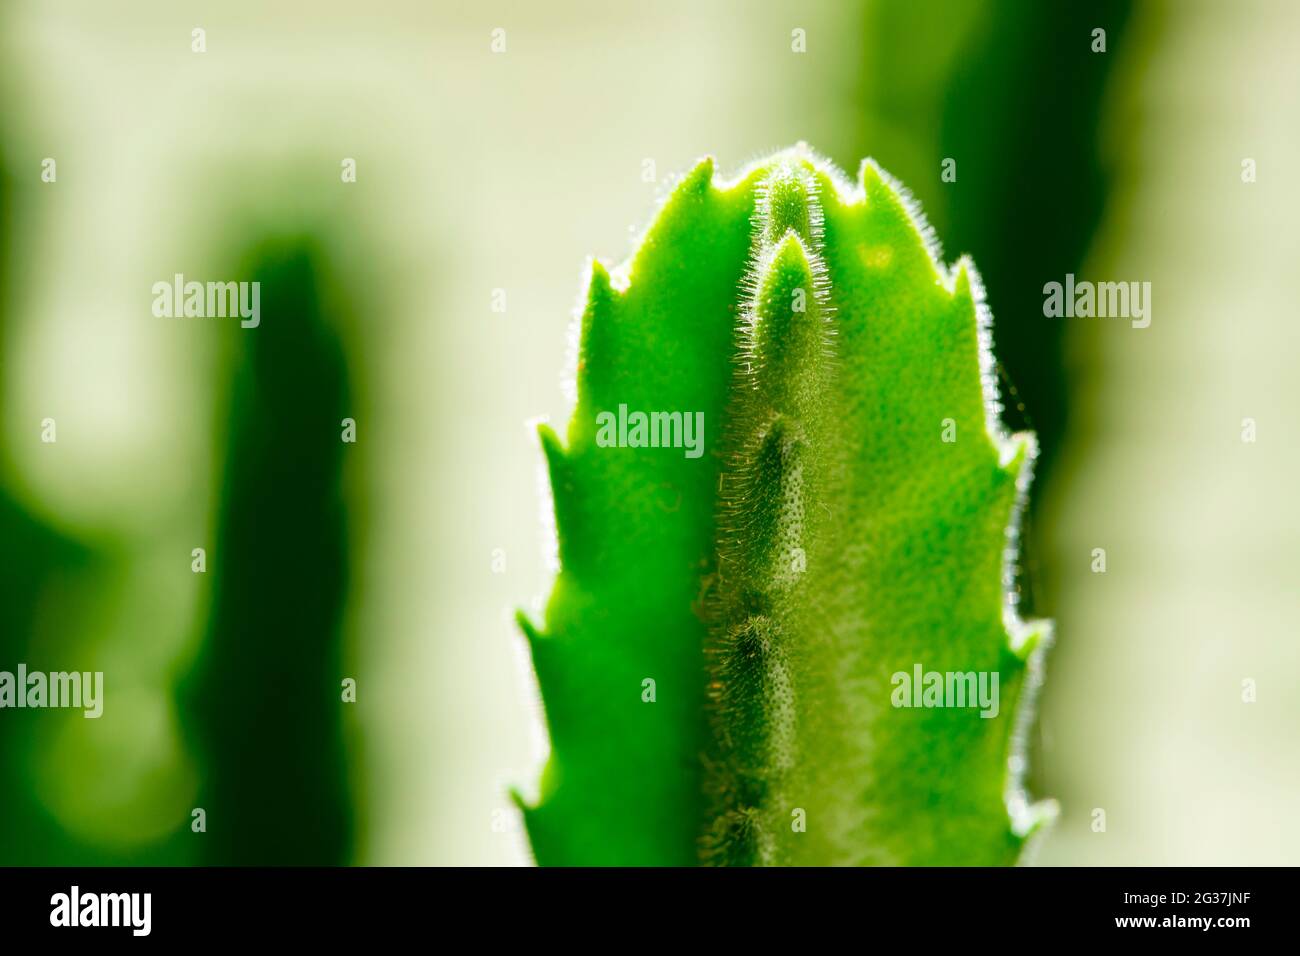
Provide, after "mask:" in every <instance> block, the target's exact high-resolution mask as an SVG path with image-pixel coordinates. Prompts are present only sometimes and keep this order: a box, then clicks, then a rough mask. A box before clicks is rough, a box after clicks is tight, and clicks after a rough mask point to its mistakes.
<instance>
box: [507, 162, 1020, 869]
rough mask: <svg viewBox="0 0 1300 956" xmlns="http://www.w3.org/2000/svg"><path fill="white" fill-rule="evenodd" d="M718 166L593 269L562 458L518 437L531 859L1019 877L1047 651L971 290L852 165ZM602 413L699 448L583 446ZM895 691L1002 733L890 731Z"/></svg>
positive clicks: (944, 719)
mask: <svg viewBox="0 0 1300 956" xmlns="http://www.w3.org/2000/svg"><path fill="white" fill-rule="evenodd" d="M712 173H713V170H712V164H711V162H709V161H705V162H704V163H701V164H700V166H698V167H697V168H696V169H695V170H694V171H693V172H692V173H691V174H690V175H689V176H688V177H687V178H686V179H685V180H684V181H683V182H682V184H681V185H680V186H679V187H678V188H677V190H676V191H675V192H674V193H673V195H672V196H671V197H670V199H669V200H668V202H667V203H666V205H665V206H664V208H663V210H662V211H661V213H660V215H659V217H658V219H657V221H656V223H655V225H654V226H653V227H652V228H651V230H650V231H649V233H648V234H647V236H646V238H645V240H644V241H643V243H642V246H641V248H640V250H639V251H638V252H637V254H636V256H635V257H634V258H633V260H632V262H631V264H630V269H629V271H628V273H627V275H625V276H624V281H623V282H620V283H617V284H614V283H611V280H610V279H609V276H608V275H607V273H606V272H605V270H604V269H603V268H602V267H600V266H599V265H598V264H596V265H593V269H592V277H591V287H590V291H589V295H588V299H587V304H586V308H585V312H584V314H583V317H582V329H581V336H582V337H581V347H580V353H579V364H578V405H577V409H576V411H575V413H574V418H573V421H572V422H571V424H570V427H569V433H568V436H567V444H566V446H565V447H561V444H560V442H559V441H558V439H557V438H556V437H555V436H554V435H552V434H550V433H549V432H546V431H544V432H543V444H544V447H545V450H546V454H547V458H548V461H549V465H550V473H551V481H552V487H553V491H554V497H555V511H556V518H557V531H558V536H559V546H560V560H561V566H562V570H561V573H560V575H559V578H558V580H557V582H556V586H555V591H554V593H553V595H552V598H551V601H550V604H549V606H548V608H547V612H546V622H545V633H539V632H538V631H537V630H536V629H534V628H533V627H532V626H531V625H529V624H528V622H526V621H525V622H524V627H525V631H526V632H527V633H528V635H529V638H530V642H531V644H532V650H533V656H534V663H535V667H536V670H537V675H538V679H539V683H540V686H541V691H542V695H543V699H544V702H545V707H546V714H547V721H548V725H549V729H550V734H551V742H552V755H551V758H550V761H549V763H548V766H547V768H546V770H545V772H544V775H543V780H542V786H541V793H540V797H539V800H538V802H537V803H536V804H535V805H532V806H526V807H525V816H526V821H527V826H528V830H529V835H530V838H531V840H532V844H533V849H534V852H535V855H536V857H537V860H538V862H539V863H542V864H659V863H662V864H691V863H695V862H706V863H725V864H786V863H795V864H799V863H802V864H862V863H903V864H913V863H919V864H926V863H948V864H965V863H970V864H992V863H1009V862H1014V860H1015V859H1016V858H1017V855H1018V853H1019V851H1020V848H1021V844H1022V842H1023V840H1024V838H1025V836H1026V835H1027V834H1028V832H1029V831H1030V830H1031V829H1032V828H1033V827H1034V826H1035V825H1036V822H1037V821H1038V820H1039V819H1040V818H1041V816H1042V811H1037V810H1034V809H1031V808H1028V807H1027V806H1026V804H1025V801H1024V797H1023V794H1022V792H1021V790H1020V784H1019V771H1020V763H1021V762H1022V757H1021V754H1020V749H1019V746H1018V743H1017V736H1018V729H1019V727H1020V726H1021V724H1020V723H1018V715H1020V716H1021V717H1023V715H1025V714H1027V708H1022V707H1020V706H1019V703H1020V701H1019V698H1020V697H1021V696H1022V695H1023V693H1024V689H1025V687H1026V683H1027V680H1028V681H1030V682H1032V680H1033V671H1034V670H1035V669H1036V667H1037V662H1038V659H1039V657H1040V655H1041V652H1042V648H1043V647H1044V646H1045V643H1046V642H1045V641H1044V640H1042V637H1043V636H1044V634H1045V633H1046V632H1045V629H1044V628H1043V627H1041V626H1040V627H1034V628H1031V627H1028V626H1026V625H1024V624H1022V623H1021V622H1019V621H1018V619H1017V618H1016V615H1015V610H1014V605H1013V603H1011V600H1010V596H1011V595H1013V594H1014V589H1012V588H1011V587H1010V584H1011V577H1012V576H1013V572H1014V566H1013V564H1012V563H1011V557H1012V556H1013V554H1014V543H1015V541H1014V528H1015V521H1016V514H1017V511H1018V508H1019V501H1020V497H1021V496H1022V494H1023V489H1024V487H1025V486H1026V484H1027V482H1028V469H1029V466H1030V463H1031V461H1032V458H1033V444H1032V439H1030V438H1028V437H1027V436H1016V437H1008V436H1004V435H1003V434H1002V432H1001V427H1000V425H999V423H998V408H997V405H996V400H995V396H994V388H993V383H992V381H991V379H990V374H989V369H988V359H987V342H986V341H984V336H985V334H986V333H985V328H984V325H985V322H984V316H983V307H982V304H981V299H980V290H979V285H978V279H977V278H976V277H975V276H974V273H973V267H971V266H970V265H969V264H968V263H964V262H963V263H961V264H959V266H958V267H957V268H956V269H955V270H954V271H953V272H952V273H951V274H949V273H948V272H947V270H943V269H942V268H941V267H940V266H939V265H938V264H937V263H936V257H935V255H934V254H933V252H932V250H931V248H930V247H929V245H928V244H927V242H926V239H925V231H924V227H923V226H921V225H918V222H917V221H916V219H915V218H914V216H913V214H912V212H911V210H910V209H909V207H908V204H907V202H906V201H905V199H904V198H903V197H902V196H901V195H900V192H899V190H898V189H897V188H896V187H895V186H893V185H891V184H890V183H889V182H888V181H887V180H886V179H885V178H884V177H883V176H882V174H881V173H880V172H879V171H878V170H877V169H876V167H875V166H874V165H872V164H871V163H870V162H868V163H865V164H864V165H863V168H862V175H861V180H860V182H859V184H858V185H857V186H856V187H854V186H851V185H850V184H849V183H847V181H845V180H844V178H843V177H842V176H841V175H840V174H838V173H837V172H836V171H835V170H834V169H833V168H832V167H830V166H829V165H827V164H825V163H823V162H821V161H819V160H817V159H816V158H815V157H813V156H812V155H811V154H810V153H808V151H807V150H806V149H804V148H802V147H799V148H796V149H795V150H792V151H789V152H787V153H783V154H780V155H778V156H776V157H773V158H772V159H770V160H767V161H764V162H762V163H759V164H757V165H756V166H754V167H752V168H751V169H750V170H748V171H747V172H746V173H745V174H744V175H743V176H742V177H741V178H740V179H739V180H738V181H736V182H734V183H731V184H719V183H716V182H715V181H714V179H713V175H712ZM620 406H623V407H624V408H625V409H626V410H628V411H629V412H635V411H642V412H646V413H649V412H654V411H660V412H684V413H690V414H693V413H696V412H700V413H703V420H704V425H705V427H704V445H703V447H704V453H703V454H702V455H701V456H700V457H698V458H692V457H689V456H688V455H686V454H684V453H683V449H682V448H680V447H677V448H665V447H607V446H606V443H604V442H600V443H598V441H597V438H598V416H600V415H601V413H603V412H614V413H617V412H618V411H619V409H620ZM917 667H920V668H921V669H922V670H923V671H925V672H954V673H971V674H979V673H983V674H984V675H985V678H986V680H987V679H990V678H991V676H992V675H996V676H997V680H998V691H999V692H998V708H997V715H996V717H987V718H986V717H981V716H980V711H979V709H978V708H974V707H939V708H932V707H896V706H893V705H892V704H891V697H893V695H894V691H895V689H896V682H895V681H894V675H896V674H899V673H904V674H907V675H909V677H910V676H911V675H912V674H913V673H914V672H915V669H916V668H917ZM648 681H653V682H654V683H653V685H652V688H653V700H650V699H648V697H649V696H650V691H648V690H647V688H648V687H651V685H650V684H649V683H648ZM986 710H987V709H986Z"/></svg>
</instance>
